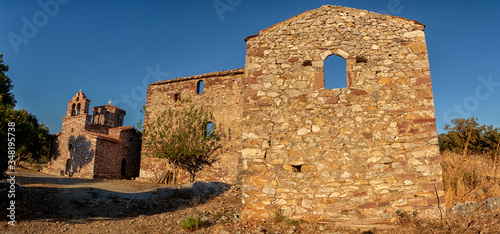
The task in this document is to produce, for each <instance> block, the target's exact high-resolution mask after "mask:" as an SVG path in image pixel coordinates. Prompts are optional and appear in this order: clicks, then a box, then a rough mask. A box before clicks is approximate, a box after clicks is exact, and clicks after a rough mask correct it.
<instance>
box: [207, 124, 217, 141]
mask: <svg viewBox="0 0 500 234" xmlns="http://www.w3.org/2000/svg"><path fill="white" fill-rule="evenodd" d="M214 130H215V125H214V123H212V122H208V123H207V129H206V131H205V135H206V136H207V137H208V138H211V137H212V136H213V134H214Z"/></svg>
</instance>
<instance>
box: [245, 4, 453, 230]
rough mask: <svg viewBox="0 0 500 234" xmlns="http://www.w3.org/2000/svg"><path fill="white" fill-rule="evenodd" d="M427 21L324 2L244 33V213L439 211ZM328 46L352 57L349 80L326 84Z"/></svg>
mask: <svg viewBox="0 0 500 234" xmlns="http://www.w3.org/2000/svg"><path fill="white" fill-rule="evenodd" d="M423 30H424V26H423V25H422V24H420V23H418V22H416V21H412V20H407V19H403V18H399V17H393V16H388V15H380V14H377V13H371V12H367V11H364V10H357V9H352V8H341V7H334V6H323V7H321V8H319V9H315V10H311V11H308V12H305V13H303V14H301V15H298V16H296V17H293V18H291V19H289V20H287V21H285V22H282V23H279V24H277V25H274V26H272V27H271V28H268V29H265V30H262V31H261V32H259V34H258V35H256V36H252V37H249V38H247V55H246V65H245V77H244V80H243V87H242V94H243V97H242V98H243V121H244V124H243V132H242V147H243V149H242V158H243V169H244V170H243V172H242V174H241V175H242V182H243V203H244V210H243V215H244V217H245V218H247V219H253V220H258V219H268V218H271V217H274V215H275V213H276V212H282V213H283V214H284V215H285V216H286V217H290V218H294V219H308V220H315V221H317V220H332V221H335V220H343V221H345V220H351V221H353V220H358V221H360V222H363V221H367V222H369V221H375V222H378V221H390V220H394V217H395V214H396V210H400V211H417V212H418V214H419V215H420V216H426V217H429V216H435V215H437V214H439V211H438V210H437V207H438V199H437V197H436V193H438V194H439V199H440V201H441V205H442V204H443V203H444V192H443V184H442V177H441V167H440V164H439V163H440V154H439V150H438V146H437V144H438V140H437V132H436V126H435V116H434V103H433V96H432V87H431V79H430V71H429V63H428V57H427V49H426V44H425V36H424V32H423ZM328 56H340V57H343V58H344V59H345V60H346V72H347V74H346V79H347V87H345V88H342V89H333V90H328V89H325V88H324V74H323V62H324V60H325V59H326V58H327V57H328ZM327 78H328V77H327ZM435 189H436V190H435Z"/></svg>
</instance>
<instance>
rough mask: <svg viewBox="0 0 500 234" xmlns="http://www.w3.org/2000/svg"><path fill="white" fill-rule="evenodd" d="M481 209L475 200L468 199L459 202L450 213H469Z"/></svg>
mask: <svg viewBox="0 0 500 234" xmlns="http://www.w3.org/2000/svg"><path fill="white" fill-rule="evenodd" d="M477 209H479V204H477V202H474V201H466V202H462V203H457V204H456V205H455V206H453V207H452V208H451V211H450V213H452V214H456V215H468V214H470V213H472V212H474V211H476V210H477Z"/></svg>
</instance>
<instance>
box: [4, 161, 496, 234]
mask: <svg viewBox="0 0 500 234" xmlns="http://www.w3.org/2000/svg"><path fill="white" fill-rule="evenodd" d="M16 182H17V183H18V184H21V185H22V186H23V188H24V189H25V194H24V196H23V198H21V199H18V200H16V206H17V207H16V208H17V209H16V222H15V224H16V226H11V225H9V224H8V223H7V219H6V215H5V214H6V212H7V204H6V203H5V202H6V200H5V198H4V197H2V199H3V200H0V204H2V205H1V206H0V209H1V210H2V211H1V212H0V214H1V217H2V218H0V233H78V234H79V233H189V231H188V230H186V229H184V228H182V227H181V226H180V225H179V224H180V223H181V222H182V221H183V220H184V219H186V218H187V217H194V218H195V217H200V218H201V219H202V220H203V221H205V225H204V227H203V228H201V229H199V230H197V231H195V233H362V231H366V229H365V230H361V229H355V228H354V229H349V228H339V227H338V226H336V224H334V223H331V224H321V223H307V222H303V221H301V220H288V219H286V218H280V217H278V216H277V217H273V218H271V219H269V220H266V221H265V222H264V223H259V224H252V223H246V222H242V221H240V219H239V217H240V214H241V210H240V209H241V193H240V191H239V189H238V188H237V187H235V186H233V187H231V186H229V185H227V184H224V183H217V182H210V183H208V182H196V183H193V184H186V185H180V186H165V185H158V184H151V183H143V182H138V181H130V180H86V179H76V178H67V177H59V176H52V175H46V174H42V173H39V172H36V171H30V170H25V169H19V170H18V174H17V175H16ZM16 196H17V194H16ZM399 222H400V223H399V224H398V225H396V226H395V228H394V229H390V230H376V231H375V230H370V231H371V232H365V233H500V232H498V230H500V229H499V228H500V214H499V213H498V212H497V211H495V212H489V213H477V214H473V216H470V215H467V216H463V217H456V218H453V217H450V218H449V219H448V218H447V219H446V222H444V221H440V220H422V219H416V218H412V217H410V216H408V217H405V218H404V219H400V220H399Z"/></svg>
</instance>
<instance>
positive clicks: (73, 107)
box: [71, 103, 76, 116]
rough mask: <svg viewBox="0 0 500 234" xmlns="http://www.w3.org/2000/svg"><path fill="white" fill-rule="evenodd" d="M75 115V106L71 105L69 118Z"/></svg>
mask: <svg viewBox="0 0 500 234" xmlns="http://www.w3.org/2000/svg"><path fill="white" fill-rule="evenodd" d="M75 115H76V104H75V103H73V105H71V116H75Z"/></svg>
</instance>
